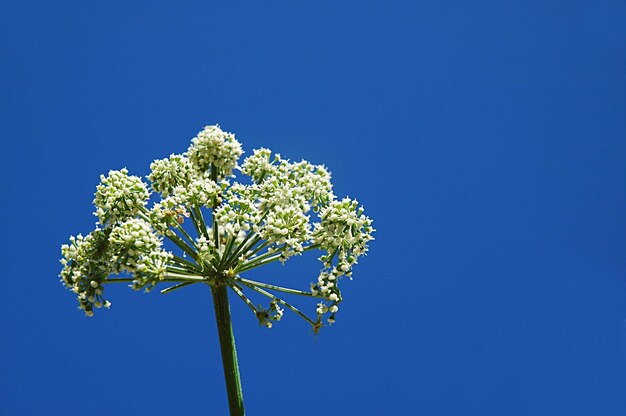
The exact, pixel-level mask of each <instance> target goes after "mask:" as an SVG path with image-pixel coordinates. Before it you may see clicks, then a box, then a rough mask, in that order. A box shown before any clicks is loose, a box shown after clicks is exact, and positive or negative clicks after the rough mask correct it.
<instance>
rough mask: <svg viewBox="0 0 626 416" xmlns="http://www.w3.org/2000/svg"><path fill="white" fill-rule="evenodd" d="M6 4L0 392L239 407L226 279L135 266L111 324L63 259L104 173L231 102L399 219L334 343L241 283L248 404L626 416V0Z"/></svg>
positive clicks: (239, 321)
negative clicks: (211, 285) (222, 287)
mask: <svg viewBox="0 0 626 416" xmlns="http://www.w3.org/2000/svg"><path fill="white" fill-rule="evenodd" d="M502 3H504V4H502ZM0 16H1V17H0V43H1V45H0V47H1V49H0V54H1V55H0V56H1V64H0V65H1V70H2V73H1V77H0V82H1V85H0V94H1V96H0V98H1V99H0V110H1V115H0V134H1V135H2V141H1V142H2V144H1V147H0V158H1V159H0V186H1V201H0V202H1V207H2V208H1V212H2V215H1V221H2V224H1V227H2V228H1V229H2V238H1V240H0V241H1V242H0V244H1V247H0V249H1V252H2V260H3V261H2V263H3V268H2V284H1V286H0V317H1V318H0V324H1V332H0V334H1V335H0V336H1V345H0V348H1V349H0V414H2V415H79V414H91V415H131V414H132V415H143V414H152V415H176V414H179V415H207V414H214V415H220V414H226V411H227V410H226V409H227V407H226V398H225V390H224V385H223V378H222V373H221V371H222V370H221V362H220V359H219V352H218V343H217V338H216V331H215V326H214V321H213V311H212V305H211V300H210V292H209V290H208V288H203V287H192V288H188V289H185V290H181V291H178V292H175V293H172V294H171V295H168V296H161V295H159V294H158V293H151V294H148V295H146V294H143V293H135V292H132V291H131V290H129V289H128V288H126V287H124V286H118V287H110V288H108V293H109V297H110V299H111V300H112V302H113V307H112V308H111V310H110V311H102V313H98V314H97V316H96V317H94V318H93V319H86V318H84V317H83V315H82V313H81V312H79V311H78V310H76V302H75V300H74V298H73V295H72V294H71V293H70V292H68V291H66V289H64V288H63V287H62V286H61V284H60V283H59V280H58V277H57V274H58V272H59V268H60V265H59V263H58V258H59V256H60V251H59V246H60V245H61V244H62V243H64V242H65V241H66V240H67V238H68V237H69V235H70V234H77V233H79V232H88V231H90V230H91V229H92V228H93V225H94V221H95V217H93V216H92V215H91V211H92V207H91V200H92V198H93V192H94V190H95V186H96V184H97V183H98V176H99V175H100V173H105V172H107V171H108V170H109V169H116V168H117V169H119V168H121V167H124V166H127V167H128V168H129V170H130V171H131V172H132V173H134V174H137V175H146V174H147V173H148V166H149V163H150V162H151V161H152V160H153V159H155V158H161V157H165V156H167V155H168V154H170V153H171V152H182V151H184V150H185V149H186V148H187V146H188V143H189V140H190V139H191V138H192V137H193V136H194V135H195V133H196V132H197V131H198V130H200V129H201V128H202V127H203V126H204V125H205V124H211V123H220V124H221V125H222V127H223V128H224V129H226V130H229V131H233V132H235V133H236V135H237V137H238V139H239V140H240V141H241V142H242V143H243V146H244V148H245V150H246V151H247V153H248V154H250V152H251V150H252V149H253V148H256V147H260V146H267V147H270V148H271V149H274V150H276V151H279V152H280V153H282V154H283V155H284V156H285V157H289V158H292V159H297V160H299V159H300V158H305V159H308V160H310V161H312V162H314V163H325V164H326V165H327V166H328V167H329V168H330V170H331V171H332V172H333V174H334V183H335V189H336V193H337V194H338V195H340V196H343V195H346V194H348V195H350V196H354V197H357V198H358V199H359V201H361V202H362V203H363V204H364V205H365V207H366V210H367V212H368V214H369V215H370V216H371V217H372V218H374V220H375V226H376V228H377V229H378V232H377V233H376V238H377V239H376V241H374V242H373V243H372V245H371V251H370V255H369V256H368V257H366V258H364V259H363V261H361V263H360V264H359V265H358V267H357V268H356V270H355V278H354V280H353V281H351V282H350V281H345V282H344V285H343V288H344V295H345V299H346V300H345V302H344V303H343V305H342V310H341V311H340V313H339V314H338V321H337V324H336V325H335V326H333V327H331V328H329V329H327V330H324V331H323V332H322V333H321V334H320V335H319V336H318V337H313V336H312V334H311V332H310V330H309V329H308V328H307V326H306V324H305V323H304V322H303V321H301V320H299V319H297V318H296V317H295V316H294V315H293V314H287V315H286V318H285V319H284V321H283V322H281V323H280V324H279V325H277V326H275V327H274V328H273V329H271V330H266V329H263V328H260V327H259V326H258V325H257V323H256V320H255V318H254V317H253V316H251V314H250V313H249V311H248V310H247V309H246V308H245V306H244V305H243V304H242V303H241V302H235V303H234V305H233V313H234V323H235V330H236V336H237V342H238V346H239V354H240V364H241V369H242V374H243V382H244V396H245V400H246V406H247V410H248V414H250V415H268V414H274V415H291V414H293V415H392V414H408V415H412V414H415V415H418V414H419V415H568V416H569V415H620V414H626V394H625V393H626V273H625V272H626V5H625V4H624V2H619V1H591V2H572V1H563V2H555V1H531V2H528V1H520V2H453V1H412V2H409V1H406V2H369V1H365V2H362V1H361V2H343V1H320V2H317V1H316V2H300V1H295V2H268V1H262V2H261V1H255V2H243V3H229V5H224V4H220V3H218V2H212V3H211V2H206V1H198V2H154V1H145V2H138V1H137V2H135V1H100V2H90V1H73V2H47V3H43V2H29V1H23V0H20V1H13V0H4V1H3V2H2V3H1V5H0ZM311 257H314V256H312V255H311V256H309V258H311ZM318 268H319V267H318V265H317V263H316V262H315V261H314V259H313V261H310V259H309V260H307V259H304V258H303V259H296V260H295V261H294V262H293V263H291V264H289V263H288V265H287V266H286V267H285V268H284V269H281V268H275V269H268V271H266V272H259V273H256V274H254V276H255V277H257V278H259V279H266V280H271V281H274V282H280V283H283V284H286V285H291V286H299V287H306V286H307V285H308V283H309V282H310V281H311V280H313V279H315V277H316V275H317V272H318ZM268 273H269V274H268ZM308 310H310V311H311V310H312V306H311V309H308Z"/></svg>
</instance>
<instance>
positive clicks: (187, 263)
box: [172, 255, 202, 273]
mask: <svg viewBox="0 0 626 416" xmlns="http://www.w3.org/2000/svg"><path fill="white" fill-rule="evenodd" d="M172 261H174V262H175V263H176V264H178V265H179V266H181V267H183V268H186V269H190V270H194V271H196V272H198V273H202V268H201V267H200V265H199V264H196V263H192V262H190V261H189V260H186V259H184V258H182V257H179V256H177V255H174V257H173V258H172Z"/></svg>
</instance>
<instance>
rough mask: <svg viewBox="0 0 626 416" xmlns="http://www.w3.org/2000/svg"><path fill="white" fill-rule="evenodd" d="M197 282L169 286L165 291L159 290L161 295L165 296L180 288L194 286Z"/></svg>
mask: <svg viewBox="0 0 626 416" xmlns="http://www.w3.org/2000/svg"><path fill="white" fill-rule="evenodd" d="M196 283H197V282H183V283H179V284H177V285H174V286H170V287H168V288H167V289H163V290H161V294H163V295H165V294H167V293H170V292H173V291H175V290H178V289H180V288H181V287H185V286H189V285H193V284H196Z"/></svg>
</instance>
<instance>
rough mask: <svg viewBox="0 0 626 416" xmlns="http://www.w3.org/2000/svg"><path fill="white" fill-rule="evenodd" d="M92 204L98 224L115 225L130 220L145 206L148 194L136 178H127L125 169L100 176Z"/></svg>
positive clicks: (146, 189)
mask: <svg viewBox="0 0 626 416" xmlns="http://www.w3.org/2000/svg"><path fill="white" fill-rule="evenodd" d="M95 196H96V197H95V199H94V200H93V204H94V206H95V207H96V212H95V215H96V216H97V217H98V218H99V219H100V221H99V222H100V224H102V225H104V224H107V223H109V222H110V223H116V222H120V221H124V220H125V219H127V218H131V217H133V216H135V215H137V213H138V212H139V211H140V210H141V209H142V208H143V207H144V206H145V205H146V203H147V202H148V198H149V197H150V193H149V192H148V188H147V186H146V184H145V183H143V181H142V180H141V178H139V177H138V176H129V175H128V170H127V169H126V168H124V169H121V170H112V171H109V174H108V176H104V175H100V184H99V185H98V186H97V187H96V195H95Z"/></svg>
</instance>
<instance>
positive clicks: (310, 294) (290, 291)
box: [234, 277, 324, 298]
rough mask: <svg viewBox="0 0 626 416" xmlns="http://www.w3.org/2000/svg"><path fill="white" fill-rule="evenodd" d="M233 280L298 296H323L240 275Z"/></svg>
mask: <svg viewBox="0 0 626 416" xmlns="http://www.w3.org/2000/svg"><path fill="white" fill-rule="evenodd" d="M234 280H236V281H237V282H241V283H242V284H244V285H246V286H248V285H255V286H259V287H264V288H266V289H272V290H278V291H279V292H285V293H291V294H294V295H300V296H309V297H312V298H323V297H324V296H322V295H314V294H313V293H311V292H305V291H303V290H296V289H290V288H288V287H282V286H276V285H270V284H268V283H263V282H257V281H255V280H250V279H244V278H242V277H235V278H234Z"/></svg>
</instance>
